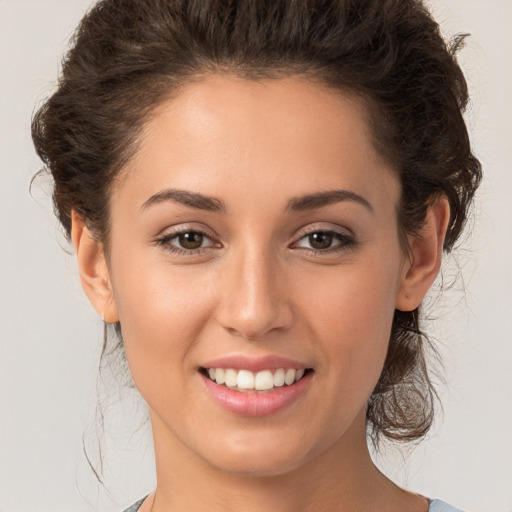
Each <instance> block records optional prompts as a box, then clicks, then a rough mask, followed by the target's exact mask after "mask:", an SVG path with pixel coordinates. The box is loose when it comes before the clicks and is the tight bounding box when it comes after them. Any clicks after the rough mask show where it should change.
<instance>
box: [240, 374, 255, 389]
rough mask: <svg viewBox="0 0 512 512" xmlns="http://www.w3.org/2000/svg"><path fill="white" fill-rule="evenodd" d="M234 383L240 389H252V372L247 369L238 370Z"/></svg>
mask: <svg viewBox="0 0 512 512" xmlns="http://www.w3.org/2000/svg"><path fill="white" fill-rule="evenodd" d="M236 385H237V387H239V388H240V389H254V373H252V372H250V371H249V370H239V371H238V377H237V378H236Z"/></svg>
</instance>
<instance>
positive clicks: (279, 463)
mask: <svg viewBox="0 0 512 512" xmlns="http://www.w3.org/2000/svg"><path fill="white" fill-rule="evenodd" d="M310 455H311V450H306V447H305V443H304V440H303V439H302V440H298V441H297V442H296V443H292V444H290V443H289V442H288V443H285V442H281V441H280V440H279V439H276V440H274V441H273V442H272V441H270V442H265V441H262V442H258V441H256V440H255V439H252V440H249V441H246V442H241V441H239V442H236V443H234V442H232V443H226V444H224V445H221V444H220V443H219V444H217V445H216V447H215V448H214V450H213V451H212V450H208V453H207V454H204V455H203V459H204V460H205V461H206V462H207V463H208V464H209V465H210V466H212V467H215V468H217V469H218V470H221V471H224V472H227V473H231V474H233V475H237V476H243V477H270V476H279V475H284V474H286V473H290V472H292V471H294V470H296V469H297V468H299V467H300V466H301V465H303V464H305V462H306V461H307V460H308V459H309V458H310Z"/></svg>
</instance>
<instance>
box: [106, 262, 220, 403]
mask: <svg viewBox="0 0 512 512" xmlns="http://www.w3.org/2000/svg"><path fill="white" fill-rule="evenodd" d="M114 268H115V269H116V273H115V279H114V280H113V286H114V291H115V300H116V305H117V309H118V312H119V318H120V322H121V327H122V333H123V341H124V347H125V351H126V356H127V360H128V363H129V366H130V370H131V372H132V376H133V379H134V381H135V383H136V384H137V387H138V388H139V389H140V390H141V392H142V391H143V389H144V388H146V387H148V386H152V387H155V386H158V385H159V384H158V383H159V379H162V378H165V379H166V380H173V379H176V378H177V375H178V372H177V371H172V369H173V368H179V369H180V371H181V369H182V368H183V361H184V360H185V359H186V357H187V354H188V353H189V352H190V350H192V348H193V346H194V340H197V339H198V338H199V336H200V332H201V330H202V329H203V327H204V323H205V321H206V320H207V318H208V314H207V312H208V310H209V304H210V303H211V298H210V297H209V295H210V294H209V293H208V287H207V286H206V284H205V282H206V281H205V280H204V279H201V277H200V276H199V275H198V273H197V271H196V272H194V270H193V266H189V267H183V269H184V270H178V271H177V270H176V269H173V268H172V267H170V266H167V265H165V264H164V265H162V264H161V263H160V264H154V263H153V264H151V263H149V262H147V263H146V264H141V263H140V262H137V261H133V260H132V259H131V258H130V256H129V255H126V256H125V257H123V258H119V261H118V264H117V266H115V267H114ZM135 268H136V269H137V271H136V272H134V271H133V269H135ZM161 384H162V382H160V385H161ZM166 384H167V385H168V384H170V382H166ZM143 395H144V393H143Z"/></svg>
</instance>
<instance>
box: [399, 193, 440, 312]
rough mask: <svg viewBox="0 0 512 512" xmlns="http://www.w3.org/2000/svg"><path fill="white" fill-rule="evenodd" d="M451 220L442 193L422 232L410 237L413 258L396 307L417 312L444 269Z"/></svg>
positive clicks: (403, 279)
mask: <svg viewBox="0 0 512 512" xmlns="http://www.w3.org/2000/svg"><path fill="white" fill-rule="evenodd" d="M449 221H450V205H449V203H448V200H447V199H446V198H445V197H444V196H442V197H440V198H438V199H436V201H435V202H434V203H433V204H432V205H431V206H430V207H429V209H428V211H427V215H426V219H425V224H424V225H423V227H422V228H421V231H420V233H419V234H418V235H416V236H411V237H410V238H409V259H408V261H407V263H406V264H405V265H404V267H403V269H402V275H401V277H400V286H399V290H398V294H397V300H396V305H395V307H396V309H398V310H400V311H413V310H414V309H416V308H417V307H418V306H419V305H420V304H421V301H422V300H423V298H424V297H425V295H426V293H427V291H428V289H429V288H430V286H431V285H432V283H433V282H434V280H435V278H436V276H437V274H438V272H439V269H440V268H441V260H442V255H443V244H444V239H445V236H446V230H447V229H448V223H449Z"/></svg>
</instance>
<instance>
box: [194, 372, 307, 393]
mask: <svg viewBox="0 0 512 512" xmlns="http://www.w3.org/2000/svg"><path fill="white" fill-rule="evenodd" d="M199 372H200V373H201V374H202V375H203V376H205V377H206V378H208V379H209V380H211V381H212V382H215V383H216V384H218V385H219V386H223V387H225V388H228V389H232V390H235V391H240V392H242V393H253V394H254V393H255V394H260V393H269V392H272V391H276V390H278V389H281V388H286V387H288V386H292V385H293V384H295V383H297V382H299V381H300V380H302V379H303V378H304V377H306V376H307V375H309V374H310V373H312V372H313V369H312V368H299V369H296V368H276V369H266V370H261V371H258V372H252V371H250V370H246V369H235V368H203V367H201V368H200V369H199Z"/></svg>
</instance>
